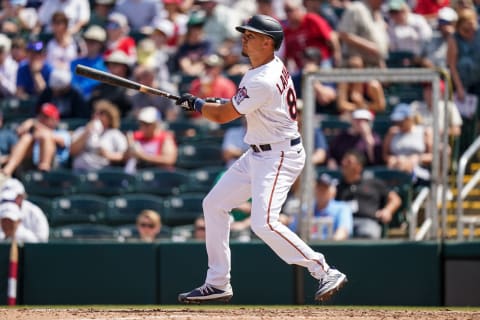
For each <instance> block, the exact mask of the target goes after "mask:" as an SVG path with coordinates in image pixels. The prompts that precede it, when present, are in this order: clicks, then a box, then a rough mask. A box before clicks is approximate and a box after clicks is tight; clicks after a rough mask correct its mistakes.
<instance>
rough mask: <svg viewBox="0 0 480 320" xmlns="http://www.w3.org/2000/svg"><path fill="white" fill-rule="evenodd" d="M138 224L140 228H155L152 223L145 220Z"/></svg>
mask: <svg viewBox="0 0 480 320" xmlns="http://www.w3.org/2000/svg"><path fill="white" fill-rule="evenodd" d="M138 226H139V227H140V228H148V229H153V228H155V225H154V224H153V223H145V222H142V223H139V224H138Z"/></svg>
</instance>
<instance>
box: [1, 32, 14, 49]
mask: <svg viewBox="0 0 480 320" xmlns="http://www.w3.org/2000/svg"><path fill="white" fill-rule="evenodd" d="M11 47H12V40H10V38H9V37H7V36H6V35H4V34H3V33H0V51H1V52H9V51H10V48H11Z"/></svg>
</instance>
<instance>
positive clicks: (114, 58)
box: [105, 50, 134, 67]
mask: <svg viewBox="0 0 480 320" xmlns="http://www.w3.org/2000/svg"><path fill="white" fill-rule="evenodd" d="M132 60H133V59H132V58H130V57H129V56H128V55H127V54H126V53H125V52H124V51H122V50H115V51H113V52H112V53H110V54H109V55H108V57H106V58H105V63H118V64H124V65H126V66H128V67H130V66H131V65H132V64H133V62H134V61H132Z"/></svg>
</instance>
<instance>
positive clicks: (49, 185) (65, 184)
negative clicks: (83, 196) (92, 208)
mask: <svg viewBox="0 0 480 320" xmlns="http://www.w3.org/2000/svg"><path fill="white" fill-rule="evenodd" d="M21 180H22V182H23V184H24V186H25V189H26V191H27V193H28V194H29V195H38V196H46V197H52V196H53V197H55V196H61V195H67V194H72V193H74V192H77V191H78V190H79V189H78V188H79V187H80V185H81V184H82V177H81V176H80V175H77V174H75V173H74V172H73V171H71V170H68V169H56V170H52V171H49V172H41V171H28V172H26V173H25V174H24V175H23V176H22V177H21ZM87 192H88V191H87Z"/></svg>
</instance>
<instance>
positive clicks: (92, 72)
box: [75, 64, 180, 100]
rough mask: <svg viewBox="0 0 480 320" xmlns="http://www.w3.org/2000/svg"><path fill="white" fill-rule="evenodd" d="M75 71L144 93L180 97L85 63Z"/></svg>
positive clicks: (176, 98) (174, 98) (175, 98)
mask: <svg viewBox="0 0 480 320" xmlns="http://www.w3.org/2000/svg"><path fill="white" fill-rule="evenodd" d="M75 73H76V74H78V75H81V76H84V77H87V78H92V79H95V80H98V81H100V82H103V83H108V84H111V85H112V86H118V87H124V88H129V89H133V90H138V91H140V92H143V93H149V94H154V95H157V96H162V97H166V98H169V99H173V100H178V99H180V97H179V96H176V95H174V94H171V93H168V92H165V91H162V90H159V89H155V88H152V87H149V86H146V85H143V84H140V83H138V82H135V81H132V80H128V79H126V78H122V77H119V76H116V75H113V74H111V73H108V72H104V71H101V70H98V69H93V68H90V67H87V66H84V65H81V64H79V65H77V66H76V68H75Z"/></svg>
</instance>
